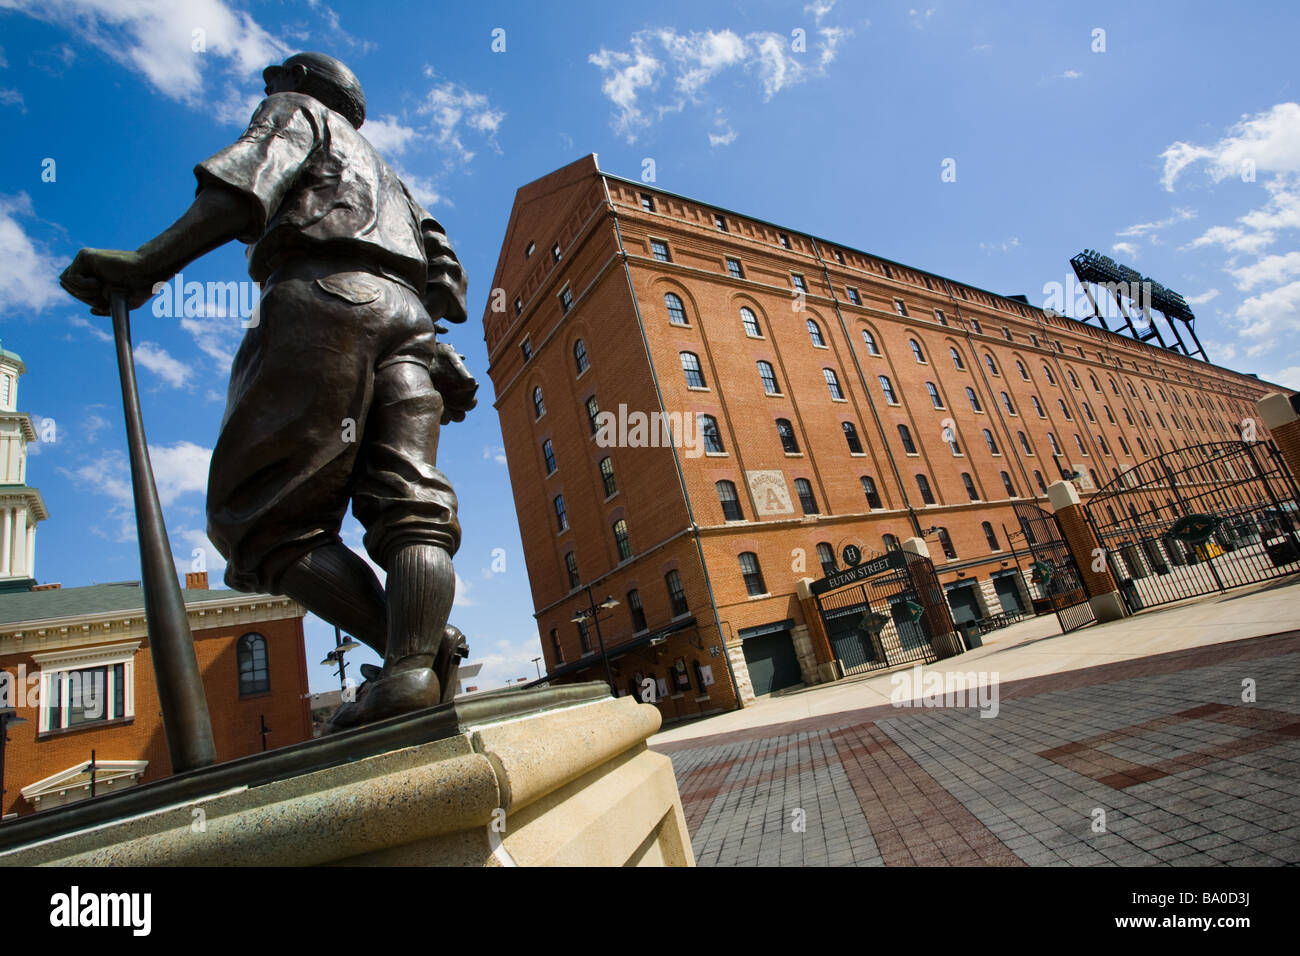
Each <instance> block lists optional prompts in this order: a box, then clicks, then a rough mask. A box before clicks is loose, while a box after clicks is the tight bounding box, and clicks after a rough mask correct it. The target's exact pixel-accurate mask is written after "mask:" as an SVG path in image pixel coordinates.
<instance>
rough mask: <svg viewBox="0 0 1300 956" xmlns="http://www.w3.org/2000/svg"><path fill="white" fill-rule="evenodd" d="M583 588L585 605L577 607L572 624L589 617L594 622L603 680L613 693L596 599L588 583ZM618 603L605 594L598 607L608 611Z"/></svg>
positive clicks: (612, 678) (581, 621)
mask: <svg viewBox="0 0 1300 956" xmlns="http://www.w3.org/2000/svg"><path fill="white" fill-rule="evenodd" d="M585 590H586V592H587V607H585V608H579V609H578V611H577V612H576V613H575V614H574V615H573V617H572V618H571V620H572V621H573V623H574V624H582V623H583V622H584V621H586V620H587V618H591V620H592V621H594V622H595V624H596V641H597V642H598V643H599V644H600V658H601V660H602V661H604V662H605V680H606V681H608V682H609V689H610V692H611V693H613V691H614V675H613V673H611V672H610V669H609V654H608V653H607V652H606V651H605V638H604V635H602V634H601V633H600V614H599V613H598V612H597V610H596V599H595V598H594V597H592V594H591V585H590V584H588V585H587V586H586V588H585ZM618 605H619V602H618V601H615V600H614V598H613V597H611V596H610V595H608V594H607V595H605V600H603V601H601V602H600V609H601V610H602V611H608V610H610V609H611V608H616V607H618Z"/></svg>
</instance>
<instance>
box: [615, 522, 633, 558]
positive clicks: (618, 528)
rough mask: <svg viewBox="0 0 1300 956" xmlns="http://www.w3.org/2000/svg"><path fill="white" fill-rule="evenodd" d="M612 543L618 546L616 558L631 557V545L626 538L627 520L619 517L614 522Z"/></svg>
mask: <svg viewBox="0 0 1300 956" xmlns="http://www.w3.org/2000/svg"><path fill="white" fill-rule="evenodd" d="M614 544H615V546H616V547H617V548H618V559H619V560H620V561H626V560H627V559H628V558H630V557H632V545H631V543H630V542H629V541H628V539H627V522H626V521H624V520H623V519H622V518H619V519H618V520H617V521H616V522H614Z"/></svg>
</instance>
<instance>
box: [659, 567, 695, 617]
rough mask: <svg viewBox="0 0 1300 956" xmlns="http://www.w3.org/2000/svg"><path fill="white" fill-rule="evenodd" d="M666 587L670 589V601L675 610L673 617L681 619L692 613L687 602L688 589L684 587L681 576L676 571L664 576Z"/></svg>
mask: <svg viewBox="0 0 1300 956" xmlns="http://www.w3.org/2000/svg"><path fill="white" fill-rule="evenodd" d="M664 586H665V587H666V588H667V589H668V601H669V603H670V604H671V605H672V608H673V617H681V616H682V615H683V614H686V613H687V612H688V611H690V609H691V607H690V605H689V604H688V603H687V601H686V589H685V588H683V587H682V578H681V575H680V574H678V573H677V571H676V569H674V570H672V571H669V572H668V573H667V574H665V575H664Z"/></svg>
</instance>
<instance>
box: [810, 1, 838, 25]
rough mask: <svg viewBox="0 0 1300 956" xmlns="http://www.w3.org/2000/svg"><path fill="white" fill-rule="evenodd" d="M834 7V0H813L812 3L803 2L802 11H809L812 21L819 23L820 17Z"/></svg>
mask: <svg viewBox="0 0 1300 956" xmlns="http://www.w3.org/2000/svg"><path fill="white" fill-rule="evenodd" d="M833 9H835V0H813V2H812V3H806V4H804V8H803V12H804V13H811V14H812V17H813V20H814V22H816V23H821V22H822V17H824V16H826V14H828V13H830V12H831V10H833Z"/></svg>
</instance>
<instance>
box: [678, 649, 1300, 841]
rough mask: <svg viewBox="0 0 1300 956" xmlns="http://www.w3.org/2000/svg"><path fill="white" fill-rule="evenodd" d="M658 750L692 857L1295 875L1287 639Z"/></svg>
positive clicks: (1296, 795)
mask: <svg viewBox="0 0 1300 956" xmlns="http://www.w3.org/2000/svg"><path fill="white" fill-rule="evenodd" d="M1246 679H1250V680H1252V681H1254V682H1255V688H1256V690H1255V693H1256V695H1257V699H1256V700H1255V701H1253V702H1247V701H1243V699H1242V695H1243V683H1242V682H1243V680H1246ZM818 724H821V725H823V726H818ZM663 749H665V750H667V751H669V752H670V756H671V757H672V759H673V764H674V768H675V770H676V773H677V778H678V784H679V787H680V789H681V795H682V802H683V806H684V808H685V811H686V819H687V825H688V827H689V829H690V831H691V837H692V842H693V845H694V847H695V852H696V858H697V862H698V863H699V864H700V865H702V866H708V865H723V866H727V865H741V866H745V865H759V866H764V865H781V866H799V865H803V866H808V865H867V866H872V865H888V866H896V865H903V866H907V865H922V866H935V865H949V866H963V865H981V866H987V865H995V866H1020V865H1025V864H1028V865H1030V866H1094V865H1103V866H1104V865H1115V864H1118V865H1126V866H1130V865H1137V866H1158V865H1165V864H1172V865H1178V866H1217V865H1224V864H1229V865H1255V866H1270V865H1296V864H1300V641H1297V639H1296V638H1295V637H1294V636H1292V635H1287V636H1286V637H1271V638H1259V639H1256V640H1251V641H1242V642H1238V643H1235V644H1227V645H1218V646H1216V647H1215V648H1214V649H1212V650H1211V651H1207V650H1199V651H1197V652H1195V653H1179V654H1169V655H1161V656H1160V657H1153V658H1146V659H1143V660H1140V661H1126V662H1123V663H1122V664H1120V665H1109V666H1107V667H1105V668H1094V669H1091V670H1084V671H1077V672H1069V673H1066V674H1057V675H1052V677H1051V678H1050V679H1035V680H1031V681H1021V682H1018V683H1015V684H1008V685H1005V686H1004V687H1003V688H1001V694H1000V701H999V713H998V714H997V716H996V717H993V718H982V717H980V716H979V711H977V710H975V709H966V708H954V707H948V708H943V707H939V708H909V709H895V708H890V707H885V708H874V709H873V710H871V711H860V712H856V713H849V714H835V715H831V716H828V717H825V718H821V719H820V721H817V720H803V721H799V722H798V724H796V725H788V724H787V725H780V726H776V727H772V728H768V729H767V735H766V736H763V731H762V730H751V731H748V732H742V733H737V734H733V735H728V736H726V737H714V738H708V737H704V738H697V739H694V740H689V741H683V742H680V743H679V744H676V745H674V746H673V747H671V748H668V747H665V748H663Z"/></svg>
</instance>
